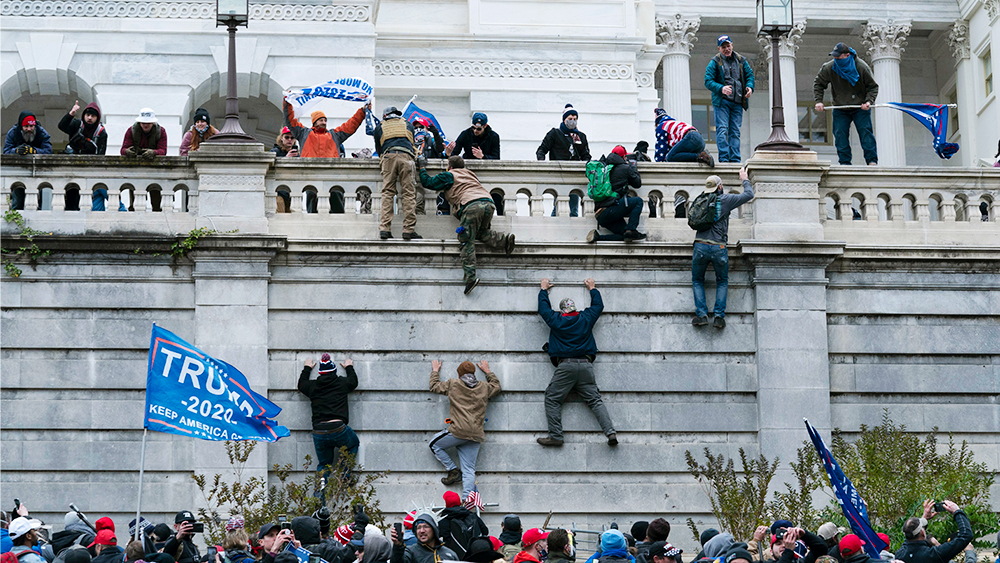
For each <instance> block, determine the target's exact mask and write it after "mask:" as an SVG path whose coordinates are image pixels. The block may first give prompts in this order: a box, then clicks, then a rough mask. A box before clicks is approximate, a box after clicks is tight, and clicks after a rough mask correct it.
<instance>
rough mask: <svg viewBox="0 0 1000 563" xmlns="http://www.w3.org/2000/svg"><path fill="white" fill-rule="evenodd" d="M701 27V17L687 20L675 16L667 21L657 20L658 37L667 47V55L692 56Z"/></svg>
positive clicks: (678, 15)
mask: <svg viewBox="0 0 1000 563" xmlns="http://www.w3.org/2000/svg"><path fill="white" fill-rule="evenodd" d="M700 27H701V17H699V16H695V17H693V18H685V17H684V16H682V15H680V14H674V15H673V16H671V17H668V18H665V19H657V20H656V36H657V37H658V38H659V40H660V43H661V44H663V45H665V46H666V47H667V50H666V54H667V55H675V54H682V55H688V56H690V55H691V48H692V47H694V44H695V42H696V41H698V37H697V35H696V34H697V33H698V29H699V28H700Z"/></svg>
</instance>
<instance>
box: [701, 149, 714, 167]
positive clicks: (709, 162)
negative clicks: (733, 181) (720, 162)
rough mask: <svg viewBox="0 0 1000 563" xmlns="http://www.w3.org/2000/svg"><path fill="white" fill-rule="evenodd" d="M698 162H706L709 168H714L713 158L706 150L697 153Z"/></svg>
mask: <svg viewBox="0 0 1000 563" xmlns="http://www.w3.org/2000/svg"><path fill="white" fill-rule="evenodd" d="M698 162H700V163H702V164H707V165H708V167H709V168H715V159H714V158H712V155H710V154H708V151H701V152H700V153H698Z"/></svg>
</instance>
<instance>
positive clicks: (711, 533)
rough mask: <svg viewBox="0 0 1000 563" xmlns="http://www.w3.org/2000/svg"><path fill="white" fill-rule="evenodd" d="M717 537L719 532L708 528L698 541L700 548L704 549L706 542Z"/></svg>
mask: <svg viewBox="0 0 1000 563" xmlns="http://www.w3.org/2000/svg"><path fill="white" fill-rule="evenodd" d="M717 535H719V530H716V529H715V528H709V529H707V530H705V531H704V532H702V533H701V537H700V538H698V539H699V540H701V545H702V547H704V546H705V544H706V543H708V540H710V539H712V538H714V537H715V536H717Z"/></svg>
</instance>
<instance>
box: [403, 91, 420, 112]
mask: <svg viewBox="0 0 1000 563" xmlns="http://www.w3.org/2000/svg"><path fill="white" fill-rule="evenodd" d="M416 99H417V95H416V94H414V95H413V97H412V98H410V101H408V102H406V105H405V106H403V113H406V108H408V107H410V104H412V103H413V100H416Z"/></svg>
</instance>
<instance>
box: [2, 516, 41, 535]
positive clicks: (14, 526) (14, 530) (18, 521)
mask: <svg viewBox="0 0 1000 563" xmlns="http://www.w3.org/2000/svg"><path fill="white" fill-rule="evenodd" d="M41 527H42V522H41V520H35V519H34V518H32V519H31V520H28V519H27V518H25V517H24V516H19V517H17V518H15V519H14V521H13V522H11V523H10V526H8V528H7V531H8V532H9V533H10V539H16V538H19V537H21V536H23V535H24V534H27V533H28V532H29V531H30V530H37V529H39V528H41Z"/></svg>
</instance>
